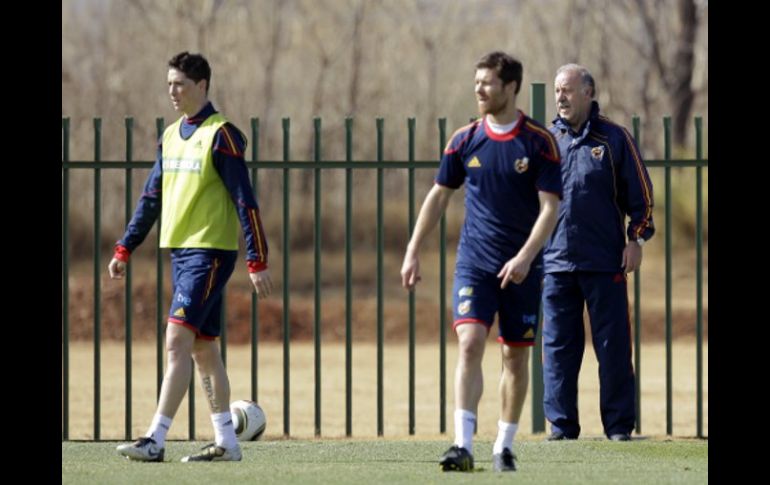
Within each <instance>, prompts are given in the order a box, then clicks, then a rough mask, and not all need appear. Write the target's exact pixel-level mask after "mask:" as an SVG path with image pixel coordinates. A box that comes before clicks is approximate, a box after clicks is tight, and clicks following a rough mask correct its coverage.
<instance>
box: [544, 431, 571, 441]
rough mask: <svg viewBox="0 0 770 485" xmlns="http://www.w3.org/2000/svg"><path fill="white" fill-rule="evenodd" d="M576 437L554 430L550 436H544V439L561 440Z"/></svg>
mask: <svg viewBox="0 0 770 485" xmlns="http://www.w3.org/2000/svg"><path fill="white" fill-rule="evenodd" d="M576 439H577V437H576V436H575V437H573V436H567V435H566V434H564V433H562V432H561V431H554V432H553V433H551V436H549V437H548V438H546V441H561V440H576Z"/></svg>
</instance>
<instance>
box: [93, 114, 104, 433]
mask: <svg viewBox="0 0 770 485" xmlns="http://www.w3.org/2000/svg"><path fill="white" fill-rule="evenodd" d="M101 159H102V120H101V118H94V161H95V162H99V161H101ZM101 201H102V169H100V168H95V169H94V440H95V441H99V439H100V437H101V423H100V421H101V395H102V392H101V379H102V367H101V357H102V348H101V345H100V340H101V338H102V316H101V313H102V311H101V299H102V285H101V271H100V269H101V268H100V266H101V263H100V261H101V259H102V250H101V246H102V245H101V241H100V240H99V233H100V232H101V228H102V204H101Z"/></svg>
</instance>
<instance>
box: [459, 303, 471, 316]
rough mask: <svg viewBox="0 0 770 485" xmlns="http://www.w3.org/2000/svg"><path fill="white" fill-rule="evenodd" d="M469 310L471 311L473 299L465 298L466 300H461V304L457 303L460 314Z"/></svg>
mask: <svg viewBox="0 0 770 485" xmlns="http://www.w3.org/2000/svg"><path fill="white" fill-rule="evenodd" d="M469 311H471V301H470V300H465V301H463V302H461V303H460V304H459V305H457V313H459V314H460V315H465V314H466V313H468V312H469Z"/></svg>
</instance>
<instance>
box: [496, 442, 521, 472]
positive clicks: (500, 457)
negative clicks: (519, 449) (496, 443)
mask: <svg viewBox="0 0 770 485" xmlns="http://www.w3.org/2000/svg"><path fill="white" fill-rule="evenodd" d="M515 459H516V455H514V454H513V453H511V450H510V449H508V448H503V452H502V453H495V454H494V455H492V467H493V469H494V470H495V471H496V472H515V471H516V464H515V463H514V462H513V460H515Z"/></svg>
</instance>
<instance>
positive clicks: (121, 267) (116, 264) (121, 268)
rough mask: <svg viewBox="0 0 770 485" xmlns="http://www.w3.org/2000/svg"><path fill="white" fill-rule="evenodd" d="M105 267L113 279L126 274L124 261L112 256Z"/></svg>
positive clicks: (118, 278) (120, 277)
mask: <svg viewBox="0 0 770 485" xmlns="http://www.w3.org/2000/svg"><path fill="white" fill-rule="evenodd" d="M107 269H108V270H109V272H110V278H112V279H113V280H120V279H123V276H124V275H125V274H126V263H124V262H123V261H121V260H119V259H115V258H112V260H111V261H110V265H109V266H107Z"/></svg>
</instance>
